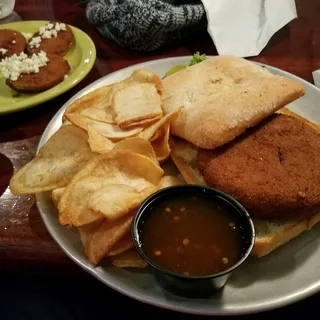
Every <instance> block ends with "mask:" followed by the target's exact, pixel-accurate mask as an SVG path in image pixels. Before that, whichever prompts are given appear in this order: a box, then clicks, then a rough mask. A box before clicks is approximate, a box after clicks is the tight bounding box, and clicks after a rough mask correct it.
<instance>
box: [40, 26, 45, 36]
mask: <svg viewBox="0 0 320 320" xmlns="http://www.w3.org/2000/svg"><path fill="white" fill-rule="evenodd" d="M45 32H46V27H45V26H43V27H40V28H39V34H44V33H45Z"/></svg>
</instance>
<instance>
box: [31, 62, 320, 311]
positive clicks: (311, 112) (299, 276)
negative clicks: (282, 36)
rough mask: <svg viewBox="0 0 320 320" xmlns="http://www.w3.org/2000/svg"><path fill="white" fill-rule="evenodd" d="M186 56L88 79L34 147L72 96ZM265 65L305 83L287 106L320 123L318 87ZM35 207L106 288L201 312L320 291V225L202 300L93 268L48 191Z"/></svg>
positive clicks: (124, 272)
mask: <svg viewBox="0 0 320 320" xmlns="http://www.w3.org/2000/svg"><path fill="white" fill-rule="evenodd" d="M190 59H191V57H178V58H168V59H162V60H156V61H151V62H146V63H141V64H138V65H134V66H132V67H129V68H126V69H122V70H120V71H117V72H114V73H112V74H110V75H107V76H105V77H103V78H101V79H99V80H98V81H96V82H94V83H92V84H91V85H89V86H88V87H86V88H85V89H83V90H82V91H80V92H79V93H78V94H77V95H75V96H74V97H73V98H72V99H70V100H69V101H68V102H67V103H66V104H65V105H64V106H63V107H62V108H61V109H60V110H59V111H58V113H57V114H56V115H55V116H54V118H53V119H52V120H51V122H50V123H49V125H48V127H47V129H46V130H45V132H44V134H43V136H42V138H41V141H40V144H39V148H40V147H41V146H42V145H43V144H44V143H45V142H46V141H47V140H48V138H49V137H50V136H51V135H52V134H53V133H54V132H55V131H56V130H57V129H58V128H59V127H60V126H61V123H62V115H63V113H64V110H65V109H66V108H67V107H68V106H69V105H70V104H71V103H72V102H73V101H74V100H75V99H77V98H79V97H81V96H83V95H85V94H87V93H89V92H90V91H92V90H94V89H96V88H98V87H101V86H102V85H107V84H111V83H113V82H116V81H120V80H122V79H124V78H126V77H128V76H129V75H130V74H131V73H132V72H133V71H134V70H135V69H138V68H146V69H148V70H150V71H153V72H156V73H158V74H159V75H160V76H161V77H162V76H163V75H164V74H165V72H166V71H168V70H169V69H170V68H171V67H173V66H175V65H178V64H184V63H186V62H187V61H190ZM266 68H268V69H269V70H270V71H271V72H273V73H275V74H280V75H284V76H286V77H289V78H292V79H294V80H296V81H299V82H300V83H302V84H303V85H304V87H305V89H306V95H305V97H303V98H301V99H299V100H297V101H295V102H294V104H291V105H290V106H288V107H289V108H290V109H291V110H292V111H294V112H296V113H298V114H300V115H302V116H304V117H306V118H308V119H310V120H311V121H313V122H316V123H319V124H320V111H319V108H318V107H317V105H318V101H319V100H320V90H319V89H317V88H316V87H315V86H313V85H312V84H310V83H309V82H306V81H304V80H302V79H300V78H298V77H296V76H294V75H292V74H289V73H287V72H285V71H281V70H279V69H276V68H273V67H270V66H266ZM37 206H38V209H39V211H40V214H41V216H42V218H43V221H44V223H45V225H46V227H47V228H48V230H49V232H50V233H51V235H52V237H53V238H54V239H55V241H56V242H57V243H58V244H59V245H60V247H61V248H62V250H63V251H64V252H65V253H66V254H67V255H68V256H69V257H70V258H71V259H72V260H73V261H74V262H76V263H77V264H78V265H80V266H81V267H82V268H83V269H85V270H86V271H87V272H89V273H90V274H92V275H93V276H94V277H96V278H97V279H99V280H100V281H102V282H103V283H105V284H106V285H108V286H109V287H111V288H113V289H115V290H117V291H119V292H121V293H123V294H125V295H127V296H129V297H132V298H134V299H137V300H139V301H142V302H145V303H149V304H152V305H155V306H158V307H162V308H167V309H171V310H175V311H180V312H186V313H194V314H205V315H233V314H247V313H254V312H259V311H265V310H270V309H274V308H278V307H282V306H285V305H288V304H290V303H294V302H296V301H299V300H301V299H303V298H306V297H308V296H310V295H312V294H315V293H316V292H318V291H320V278H319V273H320V259H319V256H320V237H319V234H320V224H318V225H316V226H315V227H314V228H313V229H311V231H309V232H305V233H304V234H302V235H300V236H299V237H297V238H295V239H293V240H291V241H290V242H289V243H288V244H286V245H284V246H282V247H281V248H279V249H277V250H275V251H274V252H272V253H271V254H269V255H268V256H266V257H264V258H250V259H248V260H247V261H246V262H245V263H244V264H243V265H242V266H241V267H240V268H239V269H237V270H236V271H235V272H234V274H232V276H231V277H230V279H229V281H228V283H227V285H226V287H225V288H224V289H223V290H221V291H220V292H217V293H216V294H215V295H214V296H212V297H209V298H206V299H188V298H182V297H179V296H176V295H173V294H171V293H170V292H167V291H165V290H164V289H163V288H161V287H160V286H159V285H158V283H157V282H156V280H155V279H154V277H153V275H152V274H151V273H150V270H148V269H145V270H134V269H119V268H115V267H112V266H110V265H108V264H107V263H104V262H102V264H100V265H99V266H97V267H93V266H92V265H91V264H90V263H89V261H88V259H87V258H86V256H85V253H84V249H83V247H82V245H81V243H80V238H79V234H78V232H77V231H76V230H73V229H68V228H66V227H63V226H61V225H60V224H59V222H58V218H57V211H56V209H55V207H54V205H53V204H52V202H51V199H50V197H49V196H48V195H47V194H39V195H38V196H37Z"/></svg>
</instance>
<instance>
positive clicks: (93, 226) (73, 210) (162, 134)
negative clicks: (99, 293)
mask: <svg viewBox="0 0 320 320" xmlns="http://www.w3.org/2000/svg"><path fill="white" fill-rule="evenodd" d="M139 84H143V86H139V88H138V89H137V88H135V87H134V86H137V85H139ZM144 84H150V85H152V86H154V88H155V90H154V89H153V88H151V87H150V86H144ZM128 88H129V89H130V90H129V89H128ZM144 88H147V90H149V93H150V94H149V96H150V95H151V96H152V98H153V100H149V104H144V101H143V99H144V96H147V97H148V94H146V95H144V92H143V90H144ZM123 90H124V91H123ZM128 92H129V93H130V92H131V93H132V92H133V94H134V95H136V96H137V95H138V99H137V101H135V108H133V109H130V100H129V101H128V102H126V101H125V97H126V94H128ZM161 92H162V85H161V80H160V79H159V77H158V76H157V75H156V74H154V73H152V72H149V71H146V70H143V69H140V70H137V71H135V72H134V73H133V74H132V75H131V76H130V77H129V78H127V79H125V80H124V81H122V82H119V83H115V84H112V85H109V86H106V87H102V88H99V89H97V90H95V91H93V92H91V93H89V94H87V95H85V96H83V97H81V98H80V99H78V100H76V101H75V102H74V103H73V104H72V105H70V106H69V108H68V109H67V110H66V112H65V115H64V120H65V121H64V123H63V125H62V126H61V128H60V129H59V130H58V131H57V132H56V133H55V134H54V135H53V136H52V137H51V138H50V139H49V140H48V141H47V142H46V143H45V144H44V145H43V147H42V148H41V150H40V151H39V153H38V154H37V155H36V157H35V158H34V159H33V160H32V161H31V162H29V163H28V164H26V165H25V166H24V167H23V168H21V169H20V170H19V171H17V172H16V173H15V174H14V176H13V177H12V179H11V181H10V188H11V191H12V192H13V193H15V194H35V193H40V192H45V191H50V192H51V196H52V200H53V203H54V204H55V206H56V207H57V209H58V212H59V222H60V223H61V224H62V225H66V226H73V227H77V228H78V230H79V233H80V239H81V242H82V244H83V246H84V248H85V251H86V254H87V256H88V258H89V260H90V262H91V263H92V264H94V265H96V264H98V263H99V262H100V261H101V259H102V258H104V257H108V259H109V260H110V261H111V263H112V264H113V265H115V266H118V267H144V266H145V262H144V261H143V260H142V259H141V258H140V257H139V255H138V254H137V253H136V251H135V250H134V248H133V242H132V239H131V235H130V227H131V221H132V219H133V216H134V214H135V212H136V209H137V208H138V207H139V205H140V204H141V202H142V201H143V200H144V199H146V198H147V197H148V196H149V195H151V194H152V193H154V192H155V191H157V190H159V189H161V188H164V187H167V186H171V185H175V184H179V183H181V181H180V180H178V179H177V178H175V177H173V176H165V175H164V171H163V169H162V168H161V166H160V162H163V161H164V160H166V159H167V158H168V156H169V154H170V147H169V142H168V140H169V133H170V123H171V121H172V120H173V119H174V118H175V117H177V116H178V114H179V112H180V110H178V111H177V112H174V113H171V114H166V115H163V114H162V109H160V110H159V105H157V106H153V105H152V103H150V101H159V103H161V98H159V99H158V98H157V96H156V95H159V97H161ZM115 95H118V98H119V97H120V98H119V99H118V100H117V102H116V110H115V99H114V98H115ZM129 96H130V95H129ZM137 102H138V103H137ZM139 103H142V104H144V108H141V110H136V109H137V106H138V105H139ZM146 105H147V106H149V105H150V107H147V108H146ZM160 106H161V105H160ZM125 108H129V109H128V110H127V111H126V110H125ZM66 120H68V121H66Z"/></svg>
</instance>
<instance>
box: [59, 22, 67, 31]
mask: <svg viewBox="0 0 320 320" xmlns="http://www.w3.org/2000/svg"><path fill="white" fill-rule="evenodd" d="M59 26H60V29H61V30H62V31H66V30H67V28H66V25H65V24H64V23H60V24H59Z"/></svg>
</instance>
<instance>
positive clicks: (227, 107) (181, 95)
mask: <svg viewBox="0 0 320 320" xmlns="http://www.w3.org/2000/svg"><path fill="white" fill-rule="evenodd" d="M162 84H163V93H162V103H163V108H164V112H165V113H169V112H172V111H173V110H175V109H177V108H180V107H182V108H183V109H182V112H181V114H180V116H179V117H178V118H177V119H176V120H175V121H173V123H172V126H171V133H172V134H174V135H176V136H178V137H181V138H183V139H185V140H187V141H189V142H191V143H192V144H194V145H196V146H198V147H201V148H204V149H214V148H216V147H218V146H221V145H223V144H225V143H227V142H229V141H231V140H233V139H234V138H236V137H237V136H239V135H240V134H241V133H243V132H244V131H245V130H246V129H247V128H249V127H253V126H255V125H257V124H258V123H259V122H260V121H262V120H263V119H265V118H266V117H268V116H270V115H271V114H273V113H274V112H275V111H277V110H279V109H280V108H282V107H284V106H285V105H287V104H288V103H290V102H292V101H293V100H295V99H297V98H299V97H301V96H303V95H304V93H305V91H304V88H303V86H302V85H301V84H299V83H298V82H296V81H294V80H291V79H288V78H286V77H282V76H278V75H273V74H272V73H270V72H269V71H268V70H266V69H265V68H263V67H261V66H259V65H256V64H253V63H252V62H250V61H247V60H245V59H242V58H237V57H232V56H217V57H214V58H211V59H208V60H206V61H204V62H201V63H199V64H196V65H194V66H192V67H188V68H186V69H183V70H181V71H179V72H177V73H174V74H172V75H170V76H168V77H166V78H165V79H164V80H163V81H162Z"/></svg>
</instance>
